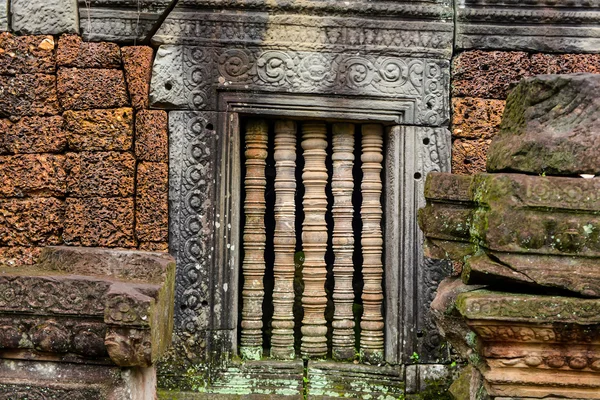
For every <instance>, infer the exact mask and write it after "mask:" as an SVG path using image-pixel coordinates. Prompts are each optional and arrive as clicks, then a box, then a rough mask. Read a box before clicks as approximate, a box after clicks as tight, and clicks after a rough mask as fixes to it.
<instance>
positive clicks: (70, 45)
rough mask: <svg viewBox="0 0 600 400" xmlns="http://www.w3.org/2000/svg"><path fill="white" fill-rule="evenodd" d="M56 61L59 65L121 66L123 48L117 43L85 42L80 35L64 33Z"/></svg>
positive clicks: (87, 66)
mask: <svg viewBox="0 0 600 400" xmlns="http://www.w3.org/2000/svg"><path fill="white" fill-rule="evenodd" d="M56 63H57V65H58V66H59V67H77V68H120V67H121V50H120V49H119V46H118V45H117V44H115V43H107V42H100V43H94V42H84V41H83V39H82V38H81V37H80V36H78V35H63V36H61V37H60V39H59V40H58V50H57V52H56Z"/></svg>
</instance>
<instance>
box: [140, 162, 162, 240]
mask: <svg viewBox="0 0 600 400" xmlns="http://www.w3.org/2000/svg"><path fill="white" fill-rule="evenodd" d="M168 178H169V165H168V164H167V163H151V162H142V163H139V164H138V170H137V185H136V190H137V193H136V227H135V233H136V237H137V239H138V241H140V242H148V241H150V242H166V241H167V240H168V235H169V203H168V194H169V182H168Z"/></svg>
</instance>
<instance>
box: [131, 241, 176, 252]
mask: <svg viewBox="0 0 600 400" xmlns="http://www.w3.org/2000/svg"><path fill="white" fill-rule="evenodd" d="M138 249H140V250H144V251H159V252H165V253H166V252H168V251H169V243H168V242H140V244H139V246H138Z"/></svg>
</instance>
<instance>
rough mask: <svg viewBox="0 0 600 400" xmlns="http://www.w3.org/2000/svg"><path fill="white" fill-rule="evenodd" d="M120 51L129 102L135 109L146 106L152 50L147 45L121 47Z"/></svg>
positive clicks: (150, 74) (152, 56) (150, 75)
mask: <svg viewBox="0 0 600 400" xmlns="http://www.w3.org/2000/svg"><path fill="white" fill-rule="evenodd" d="M121 51H122V52H123V65H124V67H125V77H126V79H127V88H128V89H129V95H130V96H131V104H132V106H133V108H135V109H136V110H142V109H145V108H148V96H149V92H150V78H151V77H152V59H153V58H154V51H153V50H152V48H151V47H147V46H130V47H123V48H122V49H121Z"/></svg>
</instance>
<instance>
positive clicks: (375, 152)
mask: <svg viewBox="0 0 600 400" xmlns="http://www.w3.org/2000/svg"><path fill="white" fill-rule="evenodd" d="M382 148H383V127H382V126H381V125H375V124H366V125H363V126H362V156H361V161H362V172H363V179H362V184H361V190H362V197H363V201H362V208H361V219H362V224H363V228H362V237H361V243H362V254H363V266H362V271H363V282H364V287H363V293H362V301H363V315H362V319H361V322H360V328H361V338H360V355H361V359H362V360H363V361H364V362H366V363H369V364H381V363H383V361H384V354H383V328H384V322H383V315H382V302H383V291H382V279H383V264H382V253H383V235H382V232H381V217H382V215H383V210H382V208H381V190H382V183H381V169H382V162H383V154H382Z"/></svg>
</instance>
